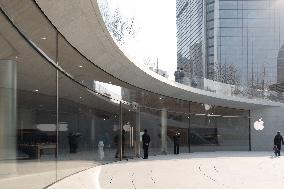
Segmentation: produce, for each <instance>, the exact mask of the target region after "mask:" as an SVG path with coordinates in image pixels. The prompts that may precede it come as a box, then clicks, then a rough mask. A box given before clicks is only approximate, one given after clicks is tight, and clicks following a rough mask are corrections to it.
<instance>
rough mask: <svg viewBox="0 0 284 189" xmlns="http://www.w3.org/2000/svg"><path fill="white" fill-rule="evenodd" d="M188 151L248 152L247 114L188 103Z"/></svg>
mask: <svg viewBox="0 0 284 189" xmlns="http://www.w3.org/2000/svg"><path fill="white" fill-rule="evenodd" d="M190 107H191V116H190V142H191V147H190V148H191V151H192V152H194V151H216V150H249V118H248V116H249V112H248V111H247V110H239V109H233V108H224V107H214V106H212V105H208V104H198V103H191V105H190Z"/></svg>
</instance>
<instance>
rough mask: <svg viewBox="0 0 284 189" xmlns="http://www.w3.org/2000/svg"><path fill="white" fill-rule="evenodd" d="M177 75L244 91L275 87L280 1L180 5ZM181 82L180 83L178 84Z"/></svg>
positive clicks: (181, 0) (182, 1)
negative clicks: (178, 71)
mask: <svg viewBox="0 0 284 189" xmlns="http://www.w3.org/2000/svg"><path fill="white" fill-rule="evenodd" d="M176 5H177V14H176V24H177V46H178V52H177V55H178V60H177V62H178V64H177V65H178V66H177V67H178V69H180V68H181V67H185V65H187V64H188V65H190V66H187V67H188V68H189V69H188V70H185V69H184V71H185V72H186V73H185V74H184V75H186V76H187V77H190V79H194V78H204V79H209V80H215V81H218V82H224V83H228V84H233V85H241V86H243V87H244V88H254V89H255V88H257V89H258V88H265V87H267V86H269V85H271V84H274V83H276V81H277V77H276V75H277V74H276V70H277V55H278V50H279V48H280V46H281V44H283V42H284V37H283V30H284V29H283V27H281V26H282V25H283V24H284V19H283V18H284V11H283V7H284V6H283V1H281V0H262V1H258V0H177V3H176ZM177 81H178V80H177Z"/></svg>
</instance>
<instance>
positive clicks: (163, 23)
mask: <svg viewBox="0 0 284 189" xmlns="http://www.w3.org/2000/svg"><path fill="white" fill-rule="evenodd" d="M98 1H107V2H108V6H109V8H110V10H112V11H114V10H115V9H117V8H118V9H119V12H120V14H121V15H122V17H123V18H132V17H133V18H134V19H135V25H136V26H137V28H136V29H137V32H136V35H135V38H128V39H126V40H125V44H124V45H123V46H120V47H121V49H122V51H123V52H124V53H125V54H126V56H128V58H129V59H130V60H132V61H134V62H135V63H139V64H143V62H144V60H145V58H147V57H150V58H151V60H152V61H153V62H156V60H157V59H158V62H159V64H158V65H159V69H162V70H164V71H167V73H168V75H169V79H171V80H174V71H175V70H176V67H177V63H176V62H177V58H176V51H177V50H176V20H175V19H176V16H175V15H176V12H175V11H176V10H175V7H176V1H175V0H98ZM155 68H156V66H155Z"/></svg>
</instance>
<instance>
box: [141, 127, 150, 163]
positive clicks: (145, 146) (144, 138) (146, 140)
mask: <svg viewBox="0 0 284 189" xmlns="http://www.w3.org/2000/svg"><path fill="white" fill-rule="evenodd" d="M142 143H143V149H144V158H143V159H148V149H149V144H150V136H149V135H148V134H147V129H144V134H143V135H142Z"/></svg>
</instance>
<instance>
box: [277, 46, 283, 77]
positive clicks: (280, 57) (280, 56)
mask: <svg viewBox="0 0 284 189" xmlns="http://www.w3.org/2000/svg"><path fill="white" fill-rule="evenodd" d="M277 83H284V45H282V47H281V48H280V49H279V52H278V56H277Z"/></svg>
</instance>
